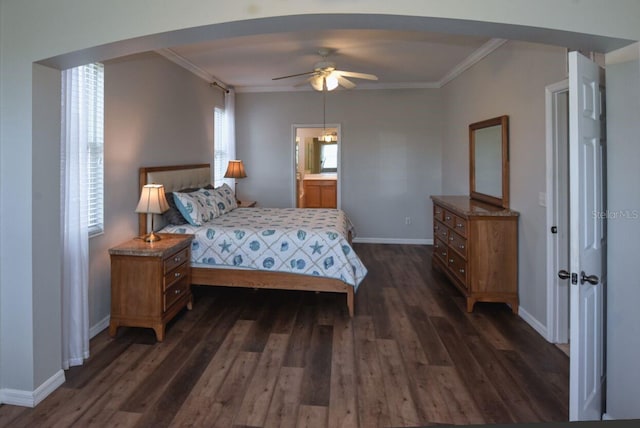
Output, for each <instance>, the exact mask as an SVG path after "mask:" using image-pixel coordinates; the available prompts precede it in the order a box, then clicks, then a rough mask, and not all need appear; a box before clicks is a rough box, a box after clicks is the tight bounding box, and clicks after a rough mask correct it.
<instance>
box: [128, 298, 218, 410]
mask: <svg viewBox="0 0 640 428" xmlns="http://www.w3.org/2000/svg"><path fill="white" fill-rule="evenodd" d="M214 307H215V306H214ZM219 317H220V312H219V311H217V310H210V311H208V312H206V314H205V315H204V316H203V317H202V319H200V320H199V321H198V323H196V324H195V326H194V327H193V328H192V329H191V330H190V331H188V332H187V333H186V334H185V335H183V336H182V337H181V340H180V343H179V345H177V346H176V347H175V348H174V349H173V351H172V352H171V353H170V354H169V355H167V356H166V357H165V359H164V360H163V361H162V362H161V363H160V364H159V365H158V366H156V369H155V370H154V372H153V373H151V374H150V375H149V376H147V378H146V379H145V380H144V381H143V382H142V383H141V384H140V385H138V387H137V388H136V390H135V391H134V392H133V393H132V394H131V396H129V397H128V398H127V400H126V402H125V403H124V404H123V406H122V407H121V409H120V410H122V411H125V412H134V413H143V412H144V411H145V410H147V409H148V408H149V407H151V406H152V405H153V403H154V401H155V400H157V399H158V397H160V395H161V394H162V393H163V391H164V389H165V388H166V387H167V385H168V384H169V383H170V382H171V379H173V377H174V376H175V374H176V373H177V372H178V371H179V370H180V368H181V367H182V366H183V365H184V363H185V361H186V360H187V358H188V357H189V355H190V354H191V353H192V352H193V350H194V348H196V347H197V345H198V344H199V343H200V342H201V340H202V337H203V335H205V334H206V333H208V332H209V331H210V330H211V324H212V323H214V322H215V321H216V320H217V319H218V318H219Z"/></svg>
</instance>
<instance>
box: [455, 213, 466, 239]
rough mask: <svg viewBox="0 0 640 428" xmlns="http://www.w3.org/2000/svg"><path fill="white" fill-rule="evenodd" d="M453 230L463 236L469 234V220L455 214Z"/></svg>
mask: <svg viewBox="0 0 640 428" xmlns="http://www.w3.org/2000/svg"><path fill="white" fill-rule="evenodd" d="M453 230H455V231H456V232H458V233H459V234H460V235H462V236H467V221H466V220H465V219H463V218H462V217H458V216H454V224H453Z"/></svg>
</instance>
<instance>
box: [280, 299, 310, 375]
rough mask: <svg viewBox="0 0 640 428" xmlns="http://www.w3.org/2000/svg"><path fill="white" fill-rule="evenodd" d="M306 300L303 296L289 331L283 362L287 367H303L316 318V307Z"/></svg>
mask: <svg viewBox="0 0 640 428" xmlns="http://www.w3.org/2000/svg"><path fill="white" fill-rule="evenodd" d="M307 300H308V296H306V295H305V296H303V300H302V302H301V305H300V309H299V310H298V314H297V316H296V321H295V323H294V325H293V330H292V331H291V339H290V340H289V346H288V348H287V353H286V355H285V358H284V363H283V364H284V365H285V366H287V367H304V366H305V363H306V359H307V349H308V348H309V343H310V342H311V332H312V330H313V325H314V323H315V319H316V307H315V306H312V305H309V304H307V303H306V301H307Z"/></svg>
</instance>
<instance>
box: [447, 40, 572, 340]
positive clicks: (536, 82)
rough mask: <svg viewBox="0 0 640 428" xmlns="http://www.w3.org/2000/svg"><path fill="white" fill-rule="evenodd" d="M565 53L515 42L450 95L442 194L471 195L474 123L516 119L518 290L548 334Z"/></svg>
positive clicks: (513, 172)
mask: <svg viewBox="0 0 640 428" xmlns="http://www.w3.org/2000/svg"><path fill="white" fill-rule="evenodd" d="M565 63H566V60H565V50H564V49H562V48H558V47H553V46H548V45H539V44H532V43H523V42H507V43H506V44H505V45H503V46H502V47H500V48H499V49H497V50H496V51H494V52H493V53H491V54H490V55H489V56H487V57H486V58H485V59H484V60H482V61H481V62H479V63H477V64H476V65H474V66H473V67H472V68H471V69H469V70H467V71H466V72H465V73H464V74H463V75H461V76H460V77H458V78H457V79H455V80H453V81H452V82H450V83H449V84H447V85H446V86H445V87H444V88H443V91H444V95H443V99H444V102H445V122H446V128H445V131H444V144H443V150H442V187H443V193H446V194H464V195H468V194H469V135H468V129H469V128H468V126H469V124H470V123H473V122H478V121H480V120H484V119H489V118H492V117H496V116H500V115H503V114H506V115H509V130H510V135H509V147H510V192H509V193H510V200H511V202H510V207H511V208H512V209H514V210H516V211H519V212H520V219H519V227H518V234H519V235H518V251H519V260H518V269H519V272H518V282H519V293H520V304H521V309H522V316H523V317H526V319H527V321H529V322H533V323H534V324H536V326H537V328H538V329H539V330H542V329H546V319H547V315H546V309H547V307H546V305H547V295H546V286H545V284H546V250H545V245H546V244H545V242H546V241H545V229H546V211H545V208H544V207H541V206H539V205H538V193H539V192H544V191H545V188H546V184H545V163H546V161H545V104H544V102H545V101H544V100H545V99H544V97H545V86H547V85H549V84H551V83H556V82H559V81H561V80H563V79H565V78H566V71H565Z"/></svg>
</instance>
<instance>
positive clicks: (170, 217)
mask: <svg viewBox="0 0 640 428" xmlns="http://www.w3.org/2000/svg"><path fill="white" fill-rule="evenodd" d="M197 190H198V188H197V187H196V188H187V189H181V190H177V192H180V193H193V192H195V191H197ZM165 197H166V198H167V203H168V204H169V209H168V210H167V211H165V212H164V213H162V218H163V219H164V222H165V223H166V224H173V225H177V226H179V225H181V224H188V223H189V222H188V221H187V220H186V219H185V218H184V216H183V215H182V214H181V213H180V210H178V207H177V206H176V201H175V199H174V198H173V193H171V192H169V193H167V194H166V195H165Z"/></svg>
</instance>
